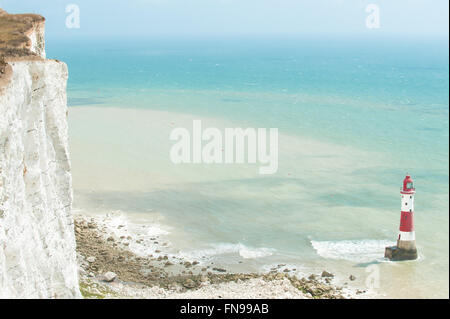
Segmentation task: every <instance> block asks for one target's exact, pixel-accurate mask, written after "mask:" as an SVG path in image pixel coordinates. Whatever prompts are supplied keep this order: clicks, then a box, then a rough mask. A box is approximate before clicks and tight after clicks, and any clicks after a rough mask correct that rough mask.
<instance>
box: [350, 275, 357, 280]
mask: <svg viewBox="0 0 450 319" xmlns="http://www.w3.org/2000/svg"><path fill="white" fill-rule="evenodd" d="M348 279H350V280H351V281H355V280H356V277H355V276H353V275H350V277H348Z"/></svg>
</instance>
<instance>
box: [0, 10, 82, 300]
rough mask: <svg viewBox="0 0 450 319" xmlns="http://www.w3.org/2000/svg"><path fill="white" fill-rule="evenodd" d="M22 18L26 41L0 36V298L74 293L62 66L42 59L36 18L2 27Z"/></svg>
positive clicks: (40, 31) (39, 25)
mask: <svg viewBox="0 0 450 319" xmlns="http://www.w3.org/2000/svg"><path fill="white" fill-rule="evenodd" d="M11 17H13V18H11ZM20 17H26V23H23V24H21V26H22V29H21V30H19V32H18V33H21V32H22V34H25V35H26V39H25V38H23V37H22V39H25V40H26V41H24V42H22V43H21V42H20V41H17V39H13V42H12V43H13V45H8V43H11V42H8V41H11V39H6V40H5V36H4V37H3V47H2V42H1V40H2V38H1V34H0V47H2V48H0V49H2V50H3V51H2V50H0V54H1V53H2V52H3V56H4V57H3V60H5V61H6V62H7V65H4V68H3V73H2V72H0V298H74V297H75V298H76V297H80V292H79V289H78V274H77V264H76V252H75V236H74V229H73V218H72V213H71V208H72V177H71V172H70V159H69V151H68V134H67V131H68V128H67V103H66V83H67V77H68V72H67V66H66V65H65V64H64V63H62V62H59V61H54V60H46V59H45V46H44V34H43V32H44V22H43V18H42V17H38V16H37V17H36V16H33V17H32V18H29V16H27V15H21V16H19V18H17V16H12V15H7V14H5V13H2V12H0V25H1V24H2V19H3V23H5V20H4V19H9V20H8V21H19V22H20V21H21V18H20ZM14 19H16V20H14ZM11 23H12V22H11ZM11 23H9V24H7V26H8V27H13V26H12V25H11ZM23 26H25V27H23ZM16 35H18V38H19V39H20V38H21V37H20V36H21V34H16ZM5 42H6V43H5ZM0 63H1V58H0ZM0 68H1V65H0Z"/></svg>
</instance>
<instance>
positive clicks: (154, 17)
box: [0, 0, 449, 38]
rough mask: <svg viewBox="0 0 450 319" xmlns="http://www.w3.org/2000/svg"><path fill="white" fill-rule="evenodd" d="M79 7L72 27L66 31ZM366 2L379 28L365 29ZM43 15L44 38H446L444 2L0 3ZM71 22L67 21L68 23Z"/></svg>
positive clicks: (89, 0) (85, 0) (80, 0)
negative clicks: (68, 9)
mask: <svg viewBox="0 0 450 319" xmlns="http://www.w3.org/2000/svg"><path fill="white" fill-rule="evenodd" d="M70 4H75V5H77V6H78V8H79V13H80V14H79V17H80V19H79V21H80V24H79V28H67V26H66V20H67V18H68V16H69V15H70V13H66V7H67V6H68V5H70ZM369 4H375V5H377V6H378V8H379V28H370V29H369V28H367V25H366V19H367V17H368V16H369V15H370V14H371V13H368V12H366V8H367V6H368V5H369ZM0 7H2V8H3V9H5V10H7V11H8V12H10V13H24V12H32V13H39V14H42V15H44V16H45V17H46V19H47V25H46V32H47V36H66V35H69V34H70V35H79V36H92V37H123V36H131V35H135V36H242V35H243V36H245V35H258V36H264V35H320V34H331V35H333V34H338V35H364V34H369V33H378V34H384V35H394V36H413V37H446V38H448V24H449V15H448V11H449V1H448V0H432V1H430V0H0ZM71 21H73V20H71Z"/></svg>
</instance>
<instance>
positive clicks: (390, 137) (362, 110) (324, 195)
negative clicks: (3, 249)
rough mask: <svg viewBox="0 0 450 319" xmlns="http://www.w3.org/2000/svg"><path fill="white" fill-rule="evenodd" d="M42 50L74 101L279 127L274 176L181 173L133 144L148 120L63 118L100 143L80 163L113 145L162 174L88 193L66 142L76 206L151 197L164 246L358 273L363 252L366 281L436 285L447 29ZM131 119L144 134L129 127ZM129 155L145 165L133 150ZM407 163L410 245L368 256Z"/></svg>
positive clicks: (442, 281)
mask: <svg viewBox="0 0 450 319" xmlns="http://www.w3.org/2000/svg"><path fill="white" fill-rule="evenodd" d="M69 48H70V49H69ZM47 55H48V56H49V57H56V58H58V59H59V60H63V61H65V62H66V63H67V64H68V66H69V71H70V79H69V86H68V98H69V105H70V106H71V107H73V108H74V109H75V108H77V109H81V108H84V107H86V108H88V107H89V108H93V107H95V109H99V110H101V109H102V108H104V109H105V110H107V108H109V107H111V106H114V107H119V108H123V109H129V110H142V111H144V110H152V111H168V112H173V114H174V118H176V115H177V114H189V115H191V116H192V117H193V118H199V119H202V118H205V119H206V118H208V119H217V120H220V121H224V122H227V123H235V124H236V126H243V127H277V128H279V131H280V134H281V135H283V136H285V138H282V139H281V140H280V169H279V171H278V173H277V174H275V175H273V176H264V177H263V176H259V175H257V173H256V172H257V170H256V169H251V168H247V167H244V168H237V169H236V170H234V171H227V170H229V168H221V167H219V168H213V169H209V168H208V169H207V170H205V168H202V167H191V166H188V167H187V168H186V170H185V171H183V170H180V169H179V168H175V167H173V166H172V165H171V163H170V161H169V155H168V152H166V151H167V150H166V149H165V148H164V147H162V148H157V147H155V148H153V153H154V154H153V156H150V155H149V154H147V153H146V154H145V155H144V154H141V153H140V152H144V150H143V145H144V143H147V142H148V141H147V140H151V139H152V136H153V138H155V139H156V136H157V134H158V133H157V132H154V133H153V135H152V134H151V133H149V134H148V135H147V136H146V137H145V138H143V139H142V140H141V138H140V137H139V134H138V133H137V132H138V129H136V128H135V127H131V125H130V127H128V126H126V125H124V124H121V123H120V121H116V120H113V119H112V116H113V115H111V123H112V122H114V129H112V127H113V126H112V124H108V113H106V112H105V114H104V116H103V117H101V118H102V120H101V121H102V122H101V123H100V120H98V121H97V124H96V123H95V122H94V121H89V120H87V119H86V118H84V119H83V120H73V123H71V127H72V133H71V140H72V142H73V143H74V146H73V147H72V153H74V150H78V149H82V147H80V146H79V145H85V144H86V143H95V142H97V143H99V145H100V144H102V145H104V144H108V143H111V144H112V145H113V146H111V147H110V148H109V149H108V151H109V152H110V153H104V157H105V158H101V156H102V155H101V154H100V155H98V156H97V157H96V158H93V156H94V155H93V154H92V153H89V152H85V154H84V155H83V156H84V158H82V159H80V160H79V162H81V161H83V162H84V163H88V162H89V161H90V160H91V161H92V163H94V162H96V163H97V162H98V163H99V165H100V166H101V165H103V164H104V163H109V162H108V161H111V158H114V159H116V160H117V163H116V164H117V165H118V166H123V167H125V166H126V167H133V165H134V166H137V165H139V166H140V164H143V165H142V166H145V168H142V171H141V174H135V175H133V176H142V177H143V178H145V177H146V176H148V179H149V180H151V179H152V178H150V176H153V175H152V174H154V173H155V171H156V170H158V171H159V172H158V173H159V174H161V175H162V176H166V177H167V179H168V180H169V179H170V182H165V181H164V178H162V179H161V180H158V182H155V183H153V184H152V183H150V182H148V183H146V182H142V183H141V182H139V185H142V187H140V188H139V190H138V191H136V189H134V190H131V188H133V187H131V188H130V187H125V186H124V187H122V188H121V187H120V180H117V184H118V187H116V188H115V190H114V191H110V190H108V191H106V190H102V189H101V187H100V186H99V188H98V189H97V191H88V190H87V187H85V186H83V185H85V184H83V183H81V182H79V183H78V181H80V180H83V179H88V176H86V172H85V171H83V170H77V167H81V165H78V158H79V157H80V155H78V156H76V157H75V159H74V181H75V196H76V198H77V196H78V197H79V198H81V197H83V198H86V199H87V200H86V201H83V204H84V205H86V207H82V208H85V209H90V208H94V207H99V206H102V207H106V208H107V209H111V210H121V211H124V212H127V211H130V212H131V211H133V212H137V213H142V214H145V213H146V212H147V211H148V209H149V208H151V209H152V210H153V211H157V212H159V213H160V214H161V215H162V216H164V220H165V223H167V224H168V225H170V226H171V227H172V229H174V231H173V233H174V235H173V236H172V238H170V239H171V241H172V242H173V243H174V246H176V247H178V248H179V249H180V250H181V251H183V252H186V253H187V254H189V253H190V254H192V255H195V256H199V255H205V254H206V255H208V254H210V255H214V256H215V257H217V258H222V260H221V261H222V262H226V263H230V267H232V264H233V262H235V261H236V260H237V259H238V257H239V256H240V257H242V258H244V259H245V261H246V262H247V263H248V264H249V267H264V266H267V265H270V264H274V263H275V264H276V263H279V262H286V263H289V264H293V265H296V268H302V267H305V268H308V267H309V268H310V269H321V268H323V267H328V268H329V269H332V270H333V271H336V272H337V273H342V274H343V275H345V274H348V273H350V272H358V271H359V272H360V274H361V275H360V277H362V278H363V277H364V276H365V275H364V273H365V266H366V265H368V264H377V265H380V267H381V288H380V291H381V294H385V295H386V296H388V297H430V296H433V297H448V283H449V282H448V248H449V247H448V214H449V206H448V191H449V189H448V181H449V178H448V172H449V167H448V146H449V136H448V128H449V122H448V119H449V93H448V85H449V73H448V71H449V66H448V40H442V39H429V40H418V39H382V38H371V39H367V38H361V39H356V38H355V39H321V40H317V39H310V38H284V39H283V38H276V39H275V38H272V39H270V38H267V39H265V38H261V39H119V40H117V39H114V40H100V41H97V40H95V41H94V40H84V41H79V40H75V41H74V42H68V41H67V40H64V41H62V40H52V41H48V45H47ZM111 114H112V113H111ZM142 114H145V113H142ZM80 118H82V117H80ZM154 120H155V121H158V119H154ZM139 123H140V122H138V121H136V123H135V124H136V125H135V126H136V127H138V126H139V125H140V124H139ZM141 124H142V123H141ZM142 125H144V124H142ZM121 127H122V129H121ZM146 129H147V130H148V131H149V132H152V131H151V128H148V127H147V128H145V127H144V126H142V130H141V131H139V132H145V130H146ZM132 130H136V132H134V131H132ZM117 131H119V132H123V133H124V134H119V133H117ZM169 132H170V131H169V130H168V131H167V132H165V131H163V132H162V133H161V136H162V137H160V139H159V140H158V141H160V142H162V143H164V142H165V140H164V136H167V140H166V142H167V148H168V147H170V141H169V139H168V134H169ZM128 133H129V135H128ZM166 133H167V134H166ZM133 134H135V135H133ZM165 134H166V135H165ZM128 136H134V138H133V139H132V140H131V141H130V139H128ZM305 141H308V142H305ZM114 145H115V147H114ZM146 151H147V150H146ZM148 152H149V153H151V152H152V149H149V150H148ZM83 153H84V152H83ZM106 154H107V155H106ZM127 154H128V157H127ZM140 156H142V157H143V158H145V159H146V161H145V163H144V162H142V163H141V162H137V161H135V158H136V157H140ZM132 157H133V158H132ZM102 163H103V164H102ZM130 163H131V164H130ZM137 163H139V164H137ZM92 165H94V164H92ZM105 165H106V164H105ZM100 166H99V167H100ZM152 167H153V169H152ZM156 167H158V169H156ZM131 170H132V169H131V168H130V169H129V171H130V172H131ZM126 172H127V171H126V170H125V173H124V175H123V176H126V174H127V173H126ZM406 172H409V173H410V174H412V176H413V178H414V179H415V183H416V188H417V196H416V232H417V233H416V236H417V245H418V249H419V252H420V254H421V258H420V259H419V260H418V261H415V262H410V263H386V262H382V261H381V260H380V259H382V258H380V255H381V257H382V255H383V248H384V246H385V245H387V244H389V243H391V242H393V241H395V239H396V238H397V235H396V232H397V227H398V225H397V224H398V219H399V215H400V212H399V209H400V198H399V194H398V190H399V187H400V183H401V181H402V179H403V177H404V175H405V173H406ZM228 173H229V174H228ZM206 174H207V175H208V176H207V177H206V176H205V175H206ZM123 176H122V177H123ZM130 176H131V175H130ZM227 176H228V177H227ZM169 177H170V178H169ZM138 178H139V177H136V183H138V180H137V179H138ZM131 183H132V181H131ZM89 184H92V185H95V182H92V181H89ZM128 184H129V183H128ZM77 185H79V186H77ZM86 203H88V204H86ZM81 206H82V205H81ZM175 234H177V235H175ZM234 255H236V256H237V257H236V256H234ZM233 256H234V257H233ZM224 260H225V261H224ZM443 270H444V271H443Z"/></svg>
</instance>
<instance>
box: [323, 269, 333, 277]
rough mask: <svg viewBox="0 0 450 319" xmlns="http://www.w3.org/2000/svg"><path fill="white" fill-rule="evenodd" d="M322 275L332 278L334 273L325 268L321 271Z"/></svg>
mask: <svg viewBox="0 0 450 319" xmlns="http://www.w3.org/2000/svg"><path fill="white" fill-rule="evenodd" d="M322 277H329V278H333V277H334V275H333V274H332V273H330V272H328V271H326V270H324V271H322Z"/></svg>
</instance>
